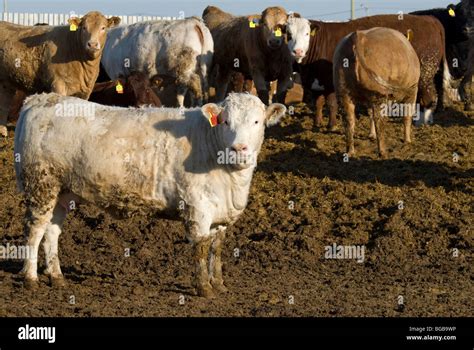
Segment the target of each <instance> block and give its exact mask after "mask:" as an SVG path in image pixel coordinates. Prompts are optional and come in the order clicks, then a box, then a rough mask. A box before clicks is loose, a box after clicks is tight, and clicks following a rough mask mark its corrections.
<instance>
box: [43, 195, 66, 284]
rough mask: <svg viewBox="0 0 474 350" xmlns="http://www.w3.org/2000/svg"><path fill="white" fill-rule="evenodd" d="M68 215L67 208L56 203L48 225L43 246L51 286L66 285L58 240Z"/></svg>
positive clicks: (46, 271)
mask: <svg viewBox="0 0 474 350" xmlns="http://www.w3.org/2000/svg"><path fill="white" fill-rule="evenodd" d="M66 215H67V210H66V209H65V208H64V207H63V206H62V205H61V204H59V203H58V204H56V207H55V208H54V211H53V217H52V219H51V222H50V223H49V225H48V226H47V227H46V231H45V236H44V238H45V239H44V243H43V248H44V256H45V259H46V270H45V273H46V274H47V275H49V278H50V282H51V286H53V287H63V286H65V285H66V283H65V280H64V277H63V274H62V272H61V266H60V264H59V255H58V240H59V235H60V234H61V230H62V226H63V223H64V219H66Z"/></svg>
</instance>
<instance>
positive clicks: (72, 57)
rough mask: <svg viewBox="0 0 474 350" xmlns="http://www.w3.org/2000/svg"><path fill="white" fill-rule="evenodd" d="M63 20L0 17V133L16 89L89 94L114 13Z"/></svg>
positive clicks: (28, 92)
mask: <svg viewBox="0 0 474 350" xmlns="http://www.w3.org/2000/svg"><path fill="white" fill-rule="evenodd" d="M69 23H70V25H68V26H57V27H52V26H31V27H30V26H21V25H16V24H11V23H8V22H0V81H1V83H0V134H3V135H5V136H6V126H5V125H6V121H7V120H6V119H7V114H8V110H9V108H10V102H11V100H12V98H13V96H14V95H15V92H16V90H17V89H19V90H22V91H24V92H25V93H26V94H32V93H36V92H56V93H59V94H61V95H70V96H76V97H80V98H83V99H87V98H89V95H90V94H91V92H92V89H93V88H94V83H95V81H96V79H97V75H98V74H99V64H100V58H101V55H102V49H103V47H104V44H105V41H106V37H107V28H109V27H113V26H116V25H117V24H118V23H120V18H118V17H112V18H109V19H107V18H105V17H104V16H103V15H102V14H101V13H100V12H95V11H94V12H89V13H88V14H86V15H85V16H84V17H82V18H71V19H69Z"/></svg>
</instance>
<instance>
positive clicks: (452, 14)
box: [448, 8, 456, 17]
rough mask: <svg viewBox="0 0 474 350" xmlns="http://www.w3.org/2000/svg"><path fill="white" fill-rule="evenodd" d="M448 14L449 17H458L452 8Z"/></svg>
mask: <svg viewBox="0 0 474 350" xmlns="http://www.w3.org/2000/svg"><path fill="white" fill-rule="evenodd" d="M448 13H449V15H450V16H451V17H456V12H454V10H453V9H452V8H450V9H449V10H448Z"/></svg>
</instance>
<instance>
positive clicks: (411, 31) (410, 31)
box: [407, 29, 413, 41]
mask: <svg viewBox="0 0 474 350" xmlns="http://www.w3.org/2000/svg"><path fill="white" fill-rule="evenodd" d="M407 39H408V41H412V40H413V30H411V29H408V30H407Z"/></svg>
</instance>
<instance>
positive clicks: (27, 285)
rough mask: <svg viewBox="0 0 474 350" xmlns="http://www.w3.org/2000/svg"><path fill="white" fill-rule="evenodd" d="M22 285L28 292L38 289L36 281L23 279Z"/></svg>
mask: <svg viewBox="0 0 474 350" xmlns="http://www.w3.org/2000/svg"><path fill="white" fill-rule="evenodd" d="M23 285H24V286H25V288H26V289H28V290H37V289H38V288H39V282H38V280H37V279H31V278H25V281H24V282H23Z"/></svg>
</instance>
